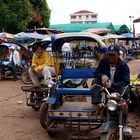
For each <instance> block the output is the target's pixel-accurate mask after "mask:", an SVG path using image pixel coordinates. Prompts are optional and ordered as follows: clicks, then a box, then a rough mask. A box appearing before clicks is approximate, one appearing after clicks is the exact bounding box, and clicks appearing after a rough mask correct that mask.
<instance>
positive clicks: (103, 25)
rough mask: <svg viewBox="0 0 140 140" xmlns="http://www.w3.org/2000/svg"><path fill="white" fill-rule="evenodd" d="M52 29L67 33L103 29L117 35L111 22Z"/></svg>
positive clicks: (59, 26) (63, 25) (69, 25)
mask: <svg viewBox="0 0 140 140" xmlns="http://www.w3.org/2000/svg"><path fill="white" fill-rule="evenodd" d="M50 28H51V29H57V30H60V31H63V32H65V33H68V32H81V31H83V30H87V29H90V28H95V29H96V28H102V29H109V30H110V32H111V33H115V29H114V27H113V24H112V23H111V22H105V23H82V24H78V23H76V24H56V25H50Z"/></svg>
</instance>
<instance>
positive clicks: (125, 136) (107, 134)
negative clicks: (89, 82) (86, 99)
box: [100, 86, 132, 140]
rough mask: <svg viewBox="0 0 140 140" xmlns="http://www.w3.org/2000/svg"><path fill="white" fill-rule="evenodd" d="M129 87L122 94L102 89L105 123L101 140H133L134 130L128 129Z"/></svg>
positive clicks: (101, 130)
mask: <svg viewBox="0 0 140 140" xmlns="http://www.w3.org/2000/svg"><path fill="white" fill-rule="evenodd" d="M128 89H129V86H126V87H124V89H123V90H121V91H122V92H117V91H116V90H113V92H112V91H111V92H110V91H109V89H107V88H104V87H101V89H100V91H101V106H102V107H103V108H104V109H103V110H104V113H103V115H104V118H105V122H104V123H103V124H102V126H101V128H100V133H101V137H100V140H131V139H132V129H131V127H128V122H127V116H128V103H129V102H130V100H129V99H130V98H129V94H128V93H129V91H128Z"/></svg>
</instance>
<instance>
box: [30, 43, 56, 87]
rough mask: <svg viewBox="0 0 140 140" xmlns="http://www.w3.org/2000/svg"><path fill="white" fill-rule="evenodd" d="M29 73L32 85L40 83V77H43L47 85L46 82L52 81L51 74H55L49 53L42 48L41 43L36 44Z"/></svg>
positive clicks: (45, 83)
mask: <svg viewBox="0 0 140 140" xmlns="http://www.w3.org/2000/svg"><path fill="white" fill-rule="evenodd" d="M29 75H30V77H31V79H32V82H33V84H34V85H37V86H39V85H40V82H39V78H40V77H44V82H43V83H44V85H48V82H51V83H53V81H52V80H51V79H52V76H55V68H54V62H53V59H52V57H51V55H50V54H49V53H48V52H46V51H45V50H44V48H43V45H41V44H37V46H36V49H35V52H34V54H33V58H32V66H31V68H30V69H29Z"/></svg>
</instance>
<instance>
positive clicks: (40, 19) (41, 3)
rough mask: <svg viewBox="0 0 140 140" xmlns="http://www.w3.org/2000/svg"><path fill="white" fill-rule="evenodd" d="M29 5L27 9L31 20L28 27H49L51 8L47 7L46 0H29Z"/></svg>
mask: <svg viewBox="0 0 140 140" xmlns="http://www.w3.org/2000/svg"><path fill="white" fill-rule="evenodd" d="M29 1H30V3H31V7H30V9H29V12H30V14H31V15H32V21H31V22H30V24H29V26H28V27H29V28H34V27H37V28H38V27H49V25H50V22H49V20H50V13H51V10H50V9H49V7H48V4H47V2H46V0H29Z"/></svg>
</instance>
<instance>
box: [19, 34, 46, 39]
mask: <svg viewBox="0 0 140 140" xmlns="http://www.w3.org/2000/svg"><path fill="white" fill-rule="evenodd" d="M16 35H17V36H19V37H23V38H34V39H45V38H46V37H47V36H48V35H43V34H39V33H37V32H32V33H26V32H21V33H18V34H16Z"/></svg>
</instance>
